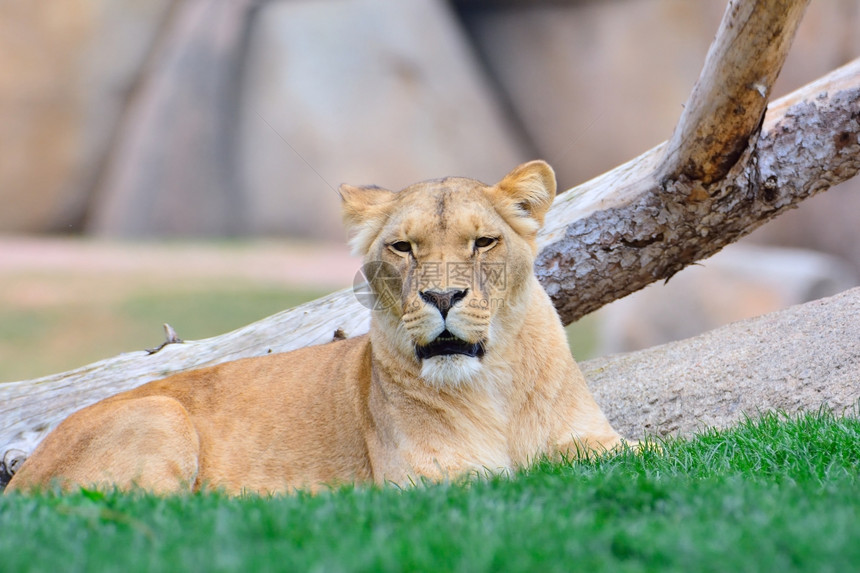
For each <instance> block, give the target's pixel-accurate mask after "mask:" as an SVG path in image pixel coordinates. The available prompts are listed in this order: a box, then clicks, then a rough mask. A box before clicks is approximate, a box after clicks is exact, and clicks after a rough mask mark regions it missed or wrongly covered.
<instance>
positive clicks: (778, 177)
mask: <svg viewBox="0 0 860 573" xmlns="http://www.w3.org/2000/svg"><path fill="white" fill-rule="evenodd" d="M858 137H860V59H857V60H854V61H853V62H850V63H849V64H847V65H845V66H843V67H842V68H840V69H838V70H835V71H833V72H831V73H830V74H828V75H827V76H825V77H823V78H821V79H819V80H817V81H816V82H813V83H812V84H809V85H807V86H805V87H803V88H801V89H799V90H797V91H796V92H793V93H792V94H790V95H788V96H786V97H784V98H782V99H780V100H778V101H776V102H774V103H773V104H771V106H770V108H769V110H768V112H767V114H766V115H765V118H764V122H763V123H762V127H761V131H760V132H759V133H756V134H753V135H752V137H751V143H750V146H748V148H747V149H746V150H745V151H744V153H743V155H742V156H741V157H740V159H738V161H737V162H736V163H735V165H734V166H732V168H731V170H730V171H729V173H728V174H727V175H726V176H725V177H723V178H722V179H720V180H719V181H716V182H714V183H711V184H708V185H705V184H703V183H702V182H701V181H698V180H692V179H689V178H687V177H686V176H685V175H680V176H679V177H678V178H677V179H675V180H665V181H660V180H659V179H658V177H657V174H658V172H659V169H660V166H661V162H662V161H663V158H664V149H665V145H666V144H662V145H659V146H657V147H655V148H654V149H651V150H650V151H648V152H646V153H644V154H643V155H641V156H639V157H637V158H636V159H634V160H632V161H630V162H628V163H626V164H625V165H622V166H620V167H618V168H616V169H613V170H612V171H610V172H608V173H606V174H604V175H601V176H599V177H597V178H595V179H592V180H591V181H588V182H586V183H584V184H582V185H580V186H579V187H576V188H575V189H572V190H571V191H568V192H567V193H564V194H563V195H561V196H559V197H558V198H557V200H556V202H555V203H554V204H553V208H552V209H551V210H550V212H549V214H548V216H547V222H546V225H545V227H544V231H543V233H542V235H541V239H542V240H541V252H540V254H539V255H538V259H537V262H536V265H535V270H536V273H537V275H538V278H539V279H540V280H541V282H542V283H543V285H544V287H545V288H546V289H547V292H548V293H549V295H550V296H551V297H552V299H553V302H554V303H555V306H556V309H557V310H558V311H559V315H560V316H561V318H562V320H563V321H564V322H565V323H570V322H573V321H575V320H577V319H579V318H581V317H582V316H585V315H586V314H588V313H590V312H592V311H594V310H597V309H598V308H600V307H601V306H603V305H605V304H608V303H610V302H612V301H613V300H616V299H619V298H622V297H623V296H626V295H628V294H630V293H632V292H635V291H637V290H639V289H641V288H642V287H644V286H647V285H648V284H650V283H652V282H654V281H656V280H660V279H669V278H671V277H672V275H674V274H675V273H676V272H678V271H679V270H681V269H682V268H684V267H685V266H687V265H689V264H691V263H693V262H695V261H697V260H700V259H704V258H706V257H709V256H711V255H713V254H714V253H716V252H717V251H719V250H720V249H722V248H723V247H724V246H726V245H728V244H730V243H732V242H733V241H736V240H737V239H739V238H740V237H742V236H744V235H746V234H748V233H750V232H752V231H753V230H755V229H756V228H758V227H759V226H760V225H762V224H763V223H765V222H766V221H768V220H770V219H772V218H774V217H775V216H777V215H778V214H780V213H782V212H784V211H786V210H788V209H790V208H792V207H794V206H795V205H796V204H797V203H799V202H800V201H802V200H803V199H806V198H807V197H811V196H813V195H815V194H816V193H818V192H820V191H824V190H825V189H828V188H829V187H831V186H832V185H835V184H837V183H839V182H842V181H845V180H847V179H850V178H851V177H854V175H856V174H857V172H858V170H860V140H858Z"/></svg>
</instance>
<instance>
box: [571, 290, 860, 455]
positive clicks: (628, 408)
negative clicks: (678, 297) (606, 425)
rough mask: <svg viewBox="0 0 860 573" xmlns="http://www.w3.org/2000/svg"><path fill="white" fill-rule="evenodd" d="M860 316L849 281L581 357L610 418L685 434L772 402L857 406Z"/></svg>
mask: <svg viewBox="0 0 860 573" xmlns="http://www.w3.org/2000/svg"><path fill="white" fill-rule="evenodd" d="M858 317H860V288H855V289H852V290H849V291H846V292H844V293H842V294H839V295H836V296H834V297H831V298H827V299H822V300H818V301H814V302H809V303H806V304H804V305H800V306H794V307H791V308H789V309H786V310H783V311H780V312H776V313H772V314H768V315H765V316H762V317H758V318H752V319H748V320H743V321H740V322H736V323H733V324H730V325H728V326H724V327H722V328H718V329H716V330H712V331H710V332H707V333H705V334H703V335H701V336H697V337H695V338H690V339H687V340H682V341H680V342H672V343H669V344H665V345H662V346H657V347H655V348H650V349H648V350H641V351H639V352H632V353H629V354H618V355H612V356H607V357H604V358H597V359H594V360H589V361H587V362H584V363H582V364H581V365H580V366H581V368H582V371H583V374H584V375H585V378H586V380H587V381H588V384H589V386H590V387H591V389H592V391H593V392H594V395H595V398H596V399H597V401H598V403H599V404H600V405H601V407H602V408H603V410H604V411H605V412H606V415H607V416H608V417H609V419H610V421H611V422H612V424H613V425H614V426H615V428H616V429H617V430H618V431H619V432H621V433H622V434H623V435H625V436H628V437H630V438H640V437H642V436H643V435H644V434H650V435H652V436H666V435H679V434H680V435H690V434H691V433H692V432H694V431H695V430H697V429H701V428H704V427H706V426H716V427H725V426H728V425H730V424H733V423H735V422H737V421H739V420H741V419H743V417H744V416H745V415H749V416H755V415H756V414H757V413H759V412H764V411H769V410H781V411H784V412H787V413H796V412H798V411H801V410H816V409H818V408H819V407H821V406H828V407H830V408H832V409H834V410H835V411H836V412H837V413H842V412H845V411H853V413H855V414H858V413H860V410H856V409H854V408H858V407H860V320H858ZM852 409H854V410H852Z"/></svg>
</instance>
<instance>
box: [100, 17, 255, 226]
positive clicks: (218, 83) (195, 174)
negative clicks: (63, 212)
mask: <svg viewBox="0 0 860 573" xmlns="http://www.w3.org/2000/svg"><path fill="white" fill-rule="evenodd" d="M253 3H254V0H185V1H184V2H179V3H178V4H177V5H176V6H177V7H176V9H175V10H174V11H173V12H172V14H171V17H170V19H169V21H168V22H167V23H166V24H165V29H164V32H163V34H162V35H161V37H160V38H159V42H158V44H159V45H158V47H157V50H156V51H155V53H154V55H153V57H152V60H151V63H150V65H149V66H147V68H146V69H145V70H144V71H143V73H142V74H141V76H140V78H139V79H138V82H139V87H138V90H137V93H136V94H135V98H134V99H133V101H132V102H131V103H130V105H129V108H128V110H127V112H126V113H125V115H124V117H123V122H122V125H121V126H120V128H119V132H120V134H121V136H120V137H119V138H118V140H117V142H116V146H115V149H114V150H112V153H111V156H110V158H109V163H108V165H107V167H106V168H105V174H104V177H103V178H102V179H101V180H100V181H99V185H98V188H97V190H96V197H97V199H98V200H97V202H96V204H94V205H93V206H92V216H91V217H90V219H89V221H88V230H89V231H91V232H93V233H97V234H102V235H111V236H137V237H140V236H144V237H146V236H165V235H167V236H170V235H186V236H194V235H236V234H240V233H242V232H244V231H245V226H244V217H243V215H244V198H243V196H242V194H241V190H240V188H239V185H238V183H237V181H236V169H237V168H236V153H237V152H236V148H235V131H236V127H235V126H236V120H237V115H236V114H237V105H238V104H237V102H238V97H239V90H240V86H239V83H238V81H239V79H240V74H239V70H240V60H241V55H242V46H243V42H244V39H245V33H246V23H247V18H248V14H249V13H250V9H251V6H252V4H253Z"/></svg>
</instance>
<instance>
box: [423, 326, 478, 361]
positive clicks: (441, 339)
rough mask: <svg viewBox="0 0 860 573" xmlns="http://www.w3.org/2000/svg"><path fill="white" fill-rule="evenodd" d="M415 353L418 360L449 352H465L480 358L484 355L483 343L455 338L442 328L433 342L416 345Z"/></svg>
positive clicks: (445, 354)
mask: <svg viewBox="0 0 860 573" xmlns="http://www.w3.org/2000/svg"><path fill="white" fill-rule="evenodd" d="M415 354H417V355H418V359H419V360H423V359H425V358H432V357H434V356H448V355H451V354H465V355H466V356H472V357H477V358H480V357H482V356H483V355H484V344H483V343H481V342H476V343H474V344H473V343H471V342H466V341H465V340H461V339H459V338H457V337H456V336H454V335H453V334H451V333H450V332H448V331H447V330H443V331H442V333H441V334H440V335H439V336H437V337H436V339H435V340H434V341H433V342H431V343H429V344H425V345H424V346H416V347H415Z"/></svg>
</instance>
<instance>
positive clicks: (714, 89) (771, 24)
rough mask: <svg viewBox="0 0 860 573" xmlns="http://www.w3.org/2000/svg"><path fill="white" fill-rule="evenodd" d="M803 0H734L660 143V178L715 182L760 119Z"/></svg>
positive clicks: (705, 183)
mask: <svg viewBox="0 0 860 573" xmlns="http://www.w3.org/2000/svg"><path fill="white" fill-rule="evenodd" d="M808 4H809V0H755V1H747V2H743V1H737V0H732V1H730V2H729V4H728V6H727V7H726V13H725V14H724V15H723V20H722V23H721V24H720V29H719V31H718V32H717V36H716V39H715V40H714V42H713V43H712V44H711V47H710V50H708V55H707V57H706V59H705V65H704V67H703V68H702V73H701V75H700V76H699V80H698V81H697V82H696V85H695V87H694V88H693V92H692V93H691V94H690V97H689V99H688V100H687V104H686V105H685V106H684V111H683V113H682V114H681V119H680V121H679V122H678V127H677V128H676V129H675V132H674V133H673V134H672V138H671V139H670V140H669V142H668V143H667V145H666V152H665V157H664V159H663V164H662V165H661V166H660V169H659V175H658V177H657V179H658V180H659V181H664V180H675V179H678V178H679V177H681V176H684V177H685V178H687V179H689V180H697V181H701V182H702V184H703V185H708V184H710V183H713V182H715V181H719V180H720V179H722V178H723V177H725V176H726V174H727V173H728V172H729V169H731V168H732V166H733V165H734V164H735V162H736V161H737V160H738V159H739V158H740V156H741V154H742V153H743V152H744V150H746V148H747V144H748V142H749V137H750V135H751V134H752V133H753V132H754V131H756V128H757V127H758V125H759V124H760V123H761V120H762V117H763V115H764V110H765V107H766V106H767V101H768V96H769V95H770V91H771V88H772V86H773V84H774V82H776V78H777V76H778V75H779V71H780V70H781V69H782V64H783V63H784V62H785V57H786V56H787V55H788V49H789V48H790V47H791V42H792V40H793V39H794V34H795V32H796V31H797V27H798V26H799V25H800V20H801V19H802V18H803V13H804V11H805V10H806V6H807V5H808Z"/></svg>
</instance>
